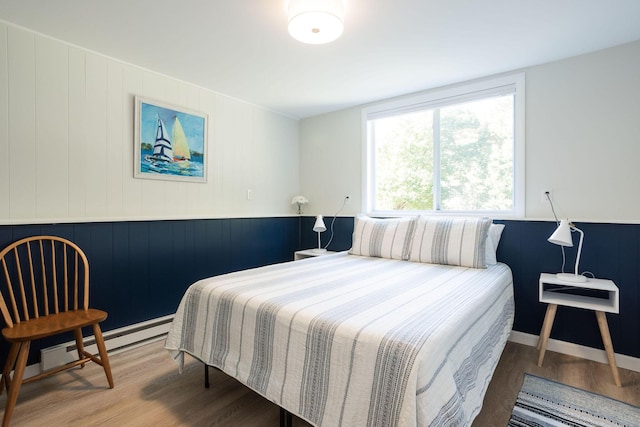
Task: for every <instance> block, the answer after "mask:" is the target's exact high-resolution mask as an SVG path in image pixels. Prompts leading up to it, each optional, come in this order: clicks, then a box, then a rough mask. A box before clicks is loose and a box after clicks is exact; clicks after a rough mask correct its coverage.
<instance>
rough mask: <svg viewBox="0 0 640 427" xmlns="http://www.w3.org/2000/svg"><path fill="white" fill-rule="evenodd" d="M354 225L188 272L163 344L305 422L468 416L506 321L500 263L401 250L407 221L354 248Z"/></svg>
mask: <svg viewBox="0 0 640 427" xmlns="http://www.w3.org/2000/svg"><path fill="white" fill-rule="evenodd" d="M487 227H488V225H487ZM357 230H358V224H356V231H355V232H354V242H353V243H354V247H353V248H352V250H351V251H350V252H341V253H338V254H334V255H325V256H320V257H314V258H307V259H304V260H300V261H292V262H288V263H282V264H275V265H270V266H265V267H260V268H256V269H251V270H245V271H239V272H235V273H230V274H225V275H222V276H217V277H211V278H207V279H203V280H200V281H198V282H196V283H194V284H193V285H191V286H190V287H189V289H188V290H187V291H186V293H185V295H184V297H183V299H182V301H181V303H180V305H179V307H178V310H177V312H176V315H175V317H174V320H173V323H172V325H171V329H170V331H169V334H168V337H167V340H166V343H165V348H166V349H167V350H169V352H170V354H171V356H172V357H173V359H174V360H175V361H176V363H177V364H178V366H179V368H180V369H181V368H182V366H183V363H184V354H185V353H188V354H190V355H192V356H193V357H195V358H197V359H199V360H200V361H202V362H203V363H205V364H206V365H208V366H214V367H216V368H218V369H220V370H222V371H223V372H225V373H226V374H228V375H230V376H232V377H234V378H236V379H237V380H239V381H240V382H242V383H243V384H245V385H246V386H248V387H250V388H251V389H253V390H255V391H256V392H258V393H259V394H261V395H262V396H264V397H265V398H267V399H269V400H271V401H273V402H274V403H276V404H277V405H279V406H280V407H282V408H284V409H286V410H287V411H289V412H291V413H293V414H295V415H297V416H299V417H301V418H303V419H305V420H306V421H308V422H309V423H311V424H313V425H316V426H349V427H353V426H429V425H434V426H444V425H447V426H449V425H470V424H471V422H472V420H473V419H474V418H475V416H476V415H477V414H478V412H479V411H480V408H481V406H482V400H483V397H484V394H485V392H486V389H487V386H488V383H489V381H490V379H491V376H492V374H493V371H494V369H495V366H496V365H497V362H498V359H499V358H500V354H501V353H502V350H503V348H504V345H505V342H506V340H507V337H508V335H509V333H510V331H511V327H512V323H513V316H514V304H513V284H512V275H511V270H510V269H509V267H508V266H506V265H505V264H502V263H491V264H489V265H487V266H486V268H472V267H468V266H459V265H442V264H433V263H428V262H420V261H417V260H416V259H415V257H414V260H413V261H409V260H408V259H409V258H410V257H409V253H410V252H411V251H414V250H415V249H416V246H415V245H416V244H417V243H416V242H417V240H416V239H417V238H416V237H415V236H416V233H417V231H418V227H417V226H416V222H414V223H413V225H411V226H409V228H408V229H407V233H409V234H410V235H411V242H409V243H408V244H407V241H406V240H405V241H404V242H400V243H402V244H396V245H395V246H394V244H391V246H389V245H388V244H386V247H387V248H388V247H391V248H392V249H391V251H390V252H389V256H387V257H385V256H372V254H370V253H369V254H365V255H363V251H359V250H357V249H356V250H354V248H356V246H357V244H358V243H362V242H361V241H359V239H357V238H356V237H355V235H356V233H357ZM407 233H405V234H407ZM480 233H484V234H485V235H486V234H487V229H484V228H483V229H482V230H481V231H480ZM397 234H398V233H397V230H396V232H395V233H394V235H397ZM450 234H451V233H450ZM403 238H406V236H405V237H403ZM430 239H431V240H433V236H431V237H430ZM360 240H361V239H360ZM480 240H482V239H480ZM481 243H482V244H481V245H480V246H478V245H476V248H475V250H476V252H477V251H480V250H482V251H484V250H485V243H484V241H483V242H481ZM420 244H421V245H424V241H422V242H420ZM382 246H385V244H384V243H383V245H382ZM366 247H367V248H372V247H373V246H372V245H368V246H366ZM394 247H395V249H396V256H395V257H394V256H392V255H393V248H394ZM430 251H431V253H435V252H434V248H433V247H432V248H430ZM364 252H367V251H366V250H365V251H364ZM458 252H460V251H458ZM476 257H477V254H476ZM395 258H400V259H395ZM480 262H481V263H485V262H486V260H485V258H484V257H483V256H481V257H480Z"/></svg>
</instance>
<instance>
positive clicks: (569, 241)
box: [547, 219, 573, 247]
mask: <svg viewBox="0 0 640 427" xmlns="http://www.w3.org/2000/svg"><path fill="white" fill-rule="evenodd" d="M547 240H548V241H549V242H551V243H553V244H555V245H560V246H567V247H571V246H573V238H572V237H571V226H570V225H569V220H568V219H563V220H562V221H560V225H559V226H558V228H556V231H554V232H553V234H552V235H551V236H550V237H549V238H548V239H547Z"/></svg>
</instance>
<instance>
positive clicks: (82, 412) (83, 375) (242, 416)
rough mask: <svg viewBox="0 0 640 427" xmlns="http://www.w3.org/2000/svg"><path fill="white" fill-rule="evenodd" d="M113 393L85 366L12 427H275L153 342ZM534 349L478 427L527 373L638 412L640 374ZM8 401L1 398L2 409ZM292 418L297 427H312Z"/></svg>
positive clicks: (26, 393)
mask: <svg viewBox="0 0 640 427" xmlns="http://www.w3.org/2000/svg"><path fill="white" fill-rule="evenodd" d="M110 359H111V366H112V371H113V375H114V381H115V388H114V389H112V390H110V389H108V387H107V380H106V378H105V376H104V373H103V371H102V368H101V367H100V366H98V365H95V364H88V365H87V366H85V368H83V369H76V370H71V371H67V372H65V373H62V374H59V375H56V376H53V377H50V378H47V379H45V380H42V381H39V382H35V383H31V384H27V385H25V386H23V387H22V389H21V391H20V396H19V397H18V404H17V406H16V410H15V413H14V416H13V420H12V426H24V427H32V426H34V427H35V426H37V427H41V426H43V425H48V426H127V427H129V426H132V427H137V426H154V427H160V426H195V427H200V426H216V427H227V426H234V427H238V426H240V427H242V426H251V427H260V426H265V427H266V426H278V425H279V424H278V423H279V421H278V420H279V418H278V415H279V410H278V408H277V406H275V405H274V404H272V403H271V402H269V401H267V400H266V399H264V398H262V397H260V396H259V395H257V394H256V393H254V392H252V391H251V390H249V389H247V388H246V387H244V386H242V385H241V384H239V383H238V382H236V381H235V380H233V379H231V378H229V377H228V376H226V375H224V374H222V373H220V372H218V371H215V370H213V369H211V370H210V372H211V376H210V378H211V388H209V389H205V388H204V385H203V376H204V368H203V366H202V364H201V363H199V362H197V361H196V360H194V359H192V358H189V357H187V363H186V364H185V371H184V372H183V374H182V375H180V374H178V371H177V367H176V365H175V364H174V363H173V361H172V360H171V358H170V357H169V355H168V354H167V352H166V351H165V350H164V349H163V342H155V343H151V344H147V345H145V346H142V347H139V348H137V349H133V350H129V351H127V352H123V353H120V354H116V355H113V356H111V358H110ZM536 361H537V352H536V350H535V348H533V347H528V346H524V345H521V344H515V343H508V344H507V347H506V349H505V351H504V353H503V354H502V357H501V359H500V363H499V365H498V368H497V369H496V372H495V374H494V377H493V380H492V381H491V383H490V385H489V389H488V392H487V395H486V398H485V400H484V404H483V409H482V411H481V413H480V414H479V415H478V417H477V418H476V420H475V422H474V423H473V427H493V426H505V425H506V423H507V421H508V420H509V416H510V414H511V409H512V407H513V404H514V402H515V399H516V396H517V394H518V391H519V390H520V386H521V384H522V378H523V374H524V372H529V373H532V374H535V375H538V376H542V377H546V378H550V379H554V380H557V381H560V382H563V383H565V384H570V385H573V386H576V387H580V388H583V389H587V390H592V391H594V392H597V393H601V394H604V395H607V396H610V397H613V398H615V399H618V400H622V401H625V402H629V403H631V404H634V405H637V406H640V373H638V372H633V371H628V370H625V369H621V370H620V376H621V379H622V385H623V386H622V387H621V388H618V387H616V386H615V385H614V384H613V379H612V376H611V371H610V370H609V366H608V365H604V364H600V363H596V362H591V361H587V360H583V359H579V358H575V357H571V356H566V355H561V354H558V353H554V352H551V351H548V352H547V355H546V357H545V363H544V366H543V367H542V368H538V367H537V366H536ZM5 401H6V393H3V394H2V396H0V407H4V405H5ZM308 425H309V424H307V423H306V422H304V421H301V420H299V419H297V418H294V426H295V427H303V426H308Z"/></svg>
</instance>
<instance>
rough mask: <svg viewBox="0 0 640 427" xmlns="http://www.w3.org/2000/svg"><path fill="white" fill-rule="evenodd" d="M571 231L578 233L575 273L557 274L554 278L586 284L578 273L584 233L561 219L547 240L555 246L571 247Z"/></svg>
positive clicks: (583, 277)
mask: <svg viewBox="0 0 640 427" xmlns="http://www.w3.org/2000/svg"><path fill="white" fill-rule="evenodd" d="M572 231H574V232H577V233H580V243H579V244H578V252H577V253H576V266H575V273H558V274H556V278H557V279H558V280H562V281H565V282H586V281H587V278H586V277H585V276H582V275H581V274H579V273H578V264H579V263H580V253H581V252H582V240H583V239H584V233H583V232H582V230H580V229H579V228H577V227H576V226H575V225H573V224H572V223H570V222H569V220H568V219H563V220H562V221H560V225H559V226H558V228H556V231H554V232H553V234H552V235H551V236H550V237H549V239H547V240H548V241H549V242H551V243H553V244H555V245H560V246H565V247H572V246H573V237H572V236H571V232H572Z"/></svg>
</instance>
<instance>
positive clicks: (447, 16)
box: [0, 0, 640, 118]
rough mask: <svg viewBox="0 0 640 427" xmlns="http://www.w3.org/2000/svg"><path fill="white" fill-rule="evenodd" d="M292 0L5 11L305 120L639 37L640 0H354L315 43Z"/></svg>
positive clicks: (82, 1)
mask: <svg viewBox="0 0 640 427" xmlns="http://www.w3.org/2000/svg"><path fill="white" fill-rule="evenodd" d="M285 3H286V0H179V1H175V0H108V1H105V0H0V19H2V20H5V21H8V22H11V23H14V24H17V25H20V26H23V27H26V28H28V29H31V30H34V31H37V32H40V33H43V34H46V35H49V36H52V37H54V38H57V39H60V40H63V41H65V42H68V43H71V44H74V45H77V46H80V47H83V48H86V49H89V50H92V51H95V52H99V53H101V54H105V55H107V56H110V57H113V58H117V59H120V60H123V61H126V62H129V63H131V64H135V65H139V66H141V67H144V68H147V69H150V70H154V71H157V72H160V73H162V74H165V75H168V76H171V77H175V78H178V79H181V80H184V81H188V82H191V83H194V84H197V85H199V86H202V87H205V88H208V89H211V90H213V91H216V92H219V93H222V94H225V95H229V96H233V97H236V98H239V99H242V100H245V101H248V102H251V103H254V104H257V105H260V106H263V107H266V108H269V109H271V110H274V111H277V112H281V113H284V114H287V115H289V116H292V117H297V118H303V117H309V116H313V115H317V114H322V113H325V112H329V111H334V110H338V109H342V108H346V107H350V106H353V105H358V104H362V103H365V102H369V101H374V100H378V99H383V98H388V97H392V96H396V95H401V94H405V93H411V92H416V91H419V90H424V89H429V88H433V87H438V86H442V85H445V84H449V83H455V82H459V81H465V80H469V79H473V78H477V77H483V76H488V75H492V74H496V73H500V72H504V71H510V70H515V69H519V68H523V67H527V66H531V65H536V64H541V63H545V62H549V61H554V60H558V59H561V58H566V57H570V56H575V55H579V54H583V53H587V52H592V51H595V50H599V49H604V48H607V47H611V46H615V45H619V44H623V43H627V42H630V41H634V40H640V1H639V0H346V8H347V11H346V17H345V30H344V34H343V35H342V37H341V38H339V39H338V40H337V41H335V42H333V43H330V44H327V45H305V44H302V43H300V42H297V41H295V40H294V39H292V38H291V37H290V36H289V35H288V33H287V16H286V10H285V9H286V5H285Z"/></svg>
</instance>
